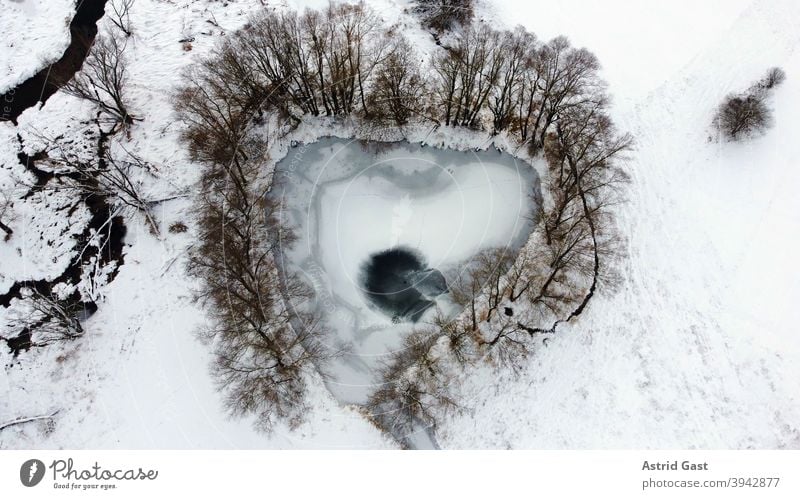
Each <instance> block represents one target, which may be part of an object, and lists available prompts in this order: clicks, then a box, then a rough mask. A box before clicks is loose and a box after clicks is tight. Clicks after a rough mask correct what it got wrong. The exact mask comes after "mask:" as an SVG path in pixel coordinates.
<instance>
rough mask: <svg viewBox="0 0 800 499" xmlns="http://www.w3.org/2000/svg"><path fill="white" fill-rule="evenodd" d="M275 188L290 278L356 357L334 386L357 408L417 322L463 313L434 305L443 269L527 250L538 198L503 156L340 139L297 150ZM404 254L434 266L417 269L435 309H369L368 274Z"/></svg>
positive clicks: (444, 303)
mask: <svg viewBox="0 0 800 499" xmlns="http://www.w3.org/2000/svg"><path fill="white" fill-rule="evenodd" d="M276 184H277V185H278V187H276V188H275V191H274V195H275V196H280V198H281V199H282V201H281V205H282V209H283V210H284V215H285V216H286V217H287V218H288V221H289V222H290V223H291V224H292V225H294V226H295V227H296V228H297V229H298V231H297V232H298V235H299V243H297V244H296V245H295V246H294V247H293V248H291V249H289V248H285V257H286V258H285V264H286V267H287V268H286V270H287V271H289V272H298V273H299V274H300V275H301V276H304V277H305V279H306V280H307V282H308V283H309V284H311V285H312V286H313V287H314V289H315V291H316V295H317V306H318V307H321V309H322V310H324V312H325V314H326V316H327V323H328V325H329V326H330V327H331V329H332V331H333V335H332V341H331V343H332V344H331V345H329V346H330V348H331V349H332V350H335V351H338V350H342V349H344V350H346V351H347V353H346V354H345V355H344V356H342V357H341V358H340V360H337V361H335V362H334V365H333V366H332V370H333V374H334V376H333V378H334V381H333V382H332V383H331V384H330V385H331V390H332V391H333V392H334V394H335V395H336V396H337V397H338V398H339V399H340V400H343V401H346V402H354V403H361V402H364V401H365V400H366V397H367V396H368V395H369V393H370V392H371V388H370V387H371V385H372V384H373V383H374V381H375V379H374V374H375V369H376V367H377V366H379V365H380V362H381V360H385V358H386V355H387V354H388V353H390V352H391V351H392V350H393V349H395V348H397V347H398V346H399V345H400V341H401V340H402V336H403V334H405V333H407V332H409V331H410V330H411V329H412V327H413V324H412V323H411V322H410V321H409V319H418V320H419V321H420V322H422V323H424V322H425V321H426V320H429V319H430V318H431V316H432V315H433V314H435V309H437V308H438V309H439V310H441V311H442V312H443V313H453V312H455V311H456V310H454V307H453V305H452V303H450V302H449V300H448V298H447V294H441V295H440V296H438V297H436V296H431V295H436V294H437V293H434V292H433V289H432V288H434V287H436V286H433V284H437V283H434V282H433V281H436V280H438V279H439V278H440V277H442V275H441V274H437V273H436V271H439V272H441V273H442V274H444V275H447V274H448V272H453V271H454V270H455V269H456V268H457V267H458V265H459V264H460V263H462V262H464V261H465V260H468V259H469V258H471V257H472V256H474V255H475V254H476V253H478V252H479V251H481V250H482V249H486V248H491V247H499V246H508V247H512V248H519V247H520V246H521V245H522V244H523V243H524V242H525V241H526V240H527V238H528V235H529V234H530V231H531V222H530V217H531V216H532V214H533V213H534V212H535V211H536V209H537V206H538V203H537V202H536V198H537V196H538V192H539V190H538V177H537V176H536V173H535V172H534V170H533V168H531V167H530V165H528V164H525V163H522V162H519V161H517V160H515V159H514V158H513V157H512V156H511V155H509V154H503V153H500V151H498V150H496V149H490V150H487V151H470V152H459V151H454V150H448V149H437V148H432V147H426V146H423V145H420V144H410V143H407V142H401V143H391V144H388V143H378V144H376V143H372V144H365V143H362V142H357V141H346V140H343V139H332V138H328V139H323V140H320V141H318V142H316V143H313V144H310V145H302V146H300V147H297V148H295V149H292V150H291V151H290V152H289V154H288V155H287V157H286V158H284V159H283V160H282V161H281V162H280V163H278V165H277V167H276ZM397 248H408V249H410V250H411V251H413V252H414V253H416V254H418V255H419V257H420V258H421V259H423V260H424V262H423V264H422V265H421V267H419V268H414V269H413V271H416V272H421V274H419V273H418V274H416V277H419V279H417V280H419V281H420V283H419V284H420V286H421V287H422V288H423V289H422V290H420V291H419V293H417V292H416V291H414V293H417V294H420V295H426V296H428V297H429V299H431V300H435V305H436V306H431V307H429V308H424V306H423V305H422V304H420V305H419V306H420V307H421V308H417V309H414V310H412V311H411V312H409V313H407V314H402V313H401V314H396V315H395V316H393V315H392V313H387V312H386V310H384V309H381V308H379V307H377V306H376V305H375V304H374V302H375V300H370V299H369V296H368V293H367V292H366V290H365V288H364V285H363V284H364V270H365V264H366V263H367V262H368V261H369V260H370V258H371V257H372V256H374V255H376V254H379V253H381V252H384V251H386V250H390V249H397ZM433 269H435V271H434V270H433ZM411 277H413V276H411ZM429 288H430V289H429ZM420 298H421V297H420ZM410 299H411V300H412V301H413V300H414V297H413V296H412V297H410ZM422 300H424V298H422Z"/></svg>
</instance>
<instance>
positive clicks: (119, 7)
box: [106, 0, 135, 37]
mask: <svg viewBox="0 0 800 499" xmlns="http://www.w3.org/2000/svg"><path fill="white" fill-rule="evenodd" d="M134 2H135V0H111V1H110V2H108V3H106V6H107V7H110V8H111V11H110V12H109V13H108V14H107V15H108V18H109V19H110V20H111V22H112V23H114V25H115V26H116V27H117V28H119V29H120V31H122V32H123V33H125V36H127V37H129V36H131V35H132V34H133V27H132V26H131V14H130V10H131V7H133V4H134Z"/></svg>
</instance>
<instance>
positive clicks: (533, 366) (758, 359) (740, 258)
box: [437, 0, 800, 449]
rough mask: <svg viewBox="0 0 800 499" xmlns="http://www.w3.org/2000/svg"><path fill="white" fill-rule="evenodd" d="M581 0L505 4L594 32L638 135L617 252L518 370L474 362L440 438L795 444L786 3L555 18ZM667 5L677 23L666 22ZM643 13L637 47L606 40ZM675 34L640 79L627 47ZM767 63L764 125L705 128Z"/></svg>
mask: <svg viewBox="0 0 800 499" xmlns="http://www.w3.org/2000/svg"><path fill="white" fill-rule="evenodd" d="M501 3H502V4H503V7H501V9H500V11H501V12H505V13H509V12H511V5H512V4H511V3H506V2H501ZM577 3H578V2H572V4H576V5H575V6H574V8H573V9H570V10H569V11H567V10H566V8H564V9H565V10H563V11H562V10H561V8H562V7H561V5H562V4H559V6H558V10H559V12H561V14H560V15H555V14H554V15H551V16H548V15H547V13H548V12H550V13H552V12H553V11H554V10H555V8H554V7H553V6H552V5H551V6H550V8H549V10H548V9H545V10H536V11H535V12H533V11H532V12H530V14H526V13H523V12H520V8H521V6H520V5H519V4H513V5H514V7H515V8H516V11H515V14H514V16H513V21H514V22H520V21H522V20H525V21H526V24H527V25H528V26H529V27H530V28H539V27H544V26H548V28H547V29H548V30H552V32H560V33H564V34H566V35H568V36H570V37H572V38H573V39H576V40H580V39H583V40H589V39H595V40H597V45H598V54H599V56H600V58H601V62H602V63H603V64H604V67H605V68H606V73H607V74H608V75H609V79H610V80H611V81H612V86H611V90H612V92H613V93H614V94H615V96H617V97H618V100H622V101H623V102H621V104H620V105H618V106H617V108H616V109H615V112H614V118H615V119H616V120H617V122H618V123H619V124H620V126H621V128H622V129H623V130H628V131H631V132H632V133H633V134H634V135H635V137H636V140H637V147H636V150H635V151H634V153H633V154H632V158H631V161H630V164H629V171H630V172H631V174H632V175H633V180H632V184H631V186H630V191H629V198H630V200H629V203H628V204H626V205H624V206H622V207H620V209H619V216H620V222H621V227H622V230H623V232H624V233H625V234H626V235H627V237H628V243H627V251H628V253H629V256H628V258H627V259H626V260H625V261H623V262H622V266H623V271H622V272H623V273H622V277H623V282H622V285H621V288H620V290H619V292H618V293H617V294H616V295H611V294H609V293H606V294H603V295H601V296H600V297H598V298H599V299H597V300H596V301H594V302H593V303H592V304H591V305H590V307H589V309H588V311H587V312H586V313H584V315H582V316H581V319H580V321H579V322H577V323H576V324H574V325H572V327H564V328H563V329H560V330H559V332H558V334H557V335H556V336H555V337H554V338H553V340H552V341H550V342H548V344H547V347H546V348H545V347H542V348H539V350H538V352H537V354H536V355H535V356H534V358H533V359H532V361H531V362H530V363H529V365H528V366H527V367H526V369H525V370H524V371H523V372H522V374H521V375H520V376H519V378H514V377H513V376H511V375H510V373H508V372H500V373H498V372H495V371H491V370H489V369H484V370H483V372H481V373H476V374H474V375H472V376H470V379H469V380H468V382H467V383H466V386H465V388H464V390H463V392H462V396H463V400H461V402H462V403H464V404H465V405H466V406H467V407H468V408H469V411H467V412H465V413H464V414H462V415H454V416H453V417H452V418H450V419H448V421H446V422H445V423H444V424H441V425H440V428H441V431H439V432H437V437H438V439H439V442H440V444H441V445H442V446H443V447H457V448H463V447H492V448H495V447H515V448H565V447H567V448H587V447H588V448H640V447H648V448H684V447H688V448H795V449H796V448H800V423H799V422H800V400H798V396H800V395H799V394H800V338H798V335H797V324H798V322H799V321H800V312H799V311H798V308H797V306H796V303H797V301H798V299H800V281H799V280H798V279H797V277H796V276H797V272H796V271H795V269H794V260H795V258H794V253H795V249H796V248H797V243H798V242H800V224H799V223H798V212H799V211H800V198H798V196H797V195H796V192H795V187H796V186H797V185H799V184H798V182H800V169H798V167H797V166H798V158H799V157H800V143H798V141H797V140H796V137H797V136H798V133H800V113H798V110H799V109H800V102H799V101H798V95H800V55H798V52H797V48H798V44H799V43H800V33H799V32H798V31H797V29H796V25H797V21H798V20H799V19H800V4H798V3H797V2H795V1H792V0H777V1H772V0H769V1H761V0H757V1H751V2H747V5H746V8H742V7H745V6H744V5H743V3H742V2H731V3H730V4H729V3H728V2H724V3H723V2H718V5H715V7H716V8H715V9H714V10H713V11H705V9H704V8H700V9H694V8H692V9H690V12H691V15H688V12H689V10H687V9H686V8H685V6H684V5H682V2H669V3H665V4H662V5H661V7H660V9H663V10H666V12H665V13H664V15H662V16H661V17H662V18H664V19H666V20H667V22H666V23H664V24H662V23H659V22H654V21H652V20H651V19H650V16H649V15H646V16H643V17H638V16H637V17H632V16H635V15H636V10H635V9H634V10H628V7H630V4H631V3H632V2H625V1H617V2H604V3H603V8H604V9H608V10H607V11H606V12H611V13H613V12H619V13H623V12H624V13H625V15H624V16H623V15H621V14H620V15H618V16H615V15H607V14H606V13H605V12H604V13H603V16H602V19H603V21H605V20H608V23H609V25H608V26H601V25H600V23H599V22H598V23H595V24H596V26H595V27H594V28H593V29H591V30H586V29H584V30H583V31H581V30H579V29H578V28H579V27H583V28H586V26H587V25H576V24H574V23H573V21H567V20H566V19H567V18H568V17H570V18H572V16H568V15H567V14H568V13H570V12H573V11H574V12H581V11H580V10H579V9H578V6H577ZM587 3H588V2H587ZM570 5H571V4H570ZM692 5H698V4H696V3H693V4H692ZM648 8H649V4H648ZM589 12H591V9H590V10H589ZM588 15H589V14H582V13H581V14H576V16H577V17H578V18H581V19H585V18H586V16H588ZM678 18H684V19H686V21H684V22H683V23H684V24H683V28H684V29H681V30H677V29H673V28H672V27H671V26H675V25H674V24H673V23H674V22H675V21H674V20H675V19H678ZM596 19H598V18H596ZM726 19H730V20H734V19H735V21H730V22H728V21H726V22H723V23H720V20H726ZM504 20H505V21H506V22H508V23H511V22H512V17H511V16H508V15H507V16H506V17H505V19H504ZM669 20H673V21H671V22H670V21H669ZM640 21H641V27H637V28H630V29H637V30H639V29H642V30H647V35H646V36H645V35H642V36H643V39H644V41H643V42H642V44H641V46H640V44H639V43H638V42H637V43H630V46H628V45H626V44H623V43H622V42H615V41H614V40H615V37H616V36H617V33H618V30H617V28H619V29H621V30H623V32H624V29H628V28H625V27H626V26H629V25H634V26H637V25H639V24H640ZM685 23H692V25H697V26H700V27H702V28H703V30H704V31H703V32H702V33H697V32H696V30H690V29H688V26H687V25H686V24H685ZM676 27H679V26H676ZM601 28H602V29H601ZM706 28H707V29H708V31H705V29H706ZM684 36H687V37H688V38H689V40H695V41H696V43H697V44H698V45H697V46H694V45H693V44H689V45H686V44H685V43H684V40H683V37H684ZM701 42H704V43H701ZM587 43H588V42H587ZM676 43H677V47H679V48H680V47H683V49H681V50H679V52H678V53H677V54H674V55H673V56H674V57H680V59H678V60H676V62H675V63H674V64H671V67H668V68H664V70H663V71H659V78H664V79H665V80H666V82H665V83H664V84H662V85H658V87H657V88H653V89H652V90H653V91H652V92H648V90H650V89H649V88H648V87H650V86H651V82H649V81H648V77H647V76H646V75H644V73H646V71H642V69H641V68H642V67H641V66H640V64H641V60H640V58H639V57H637V56H636V53H638V52H639V51H640V50H642V51H643V52H644V51H646V50H647V48H648V47H650V46H652V44H656V45H658V46H659V47H665V48H666V47H669V48H672V47H674V46H676ZM614 46H616V48H614ZM589 47H590V48H591V49H594V48H595V47H594V46H593V45H589ZM603 47H608V49H607V50H605V52H604V51H603ZM654 59H655V60H656V61H657V60H658V58H657V57H656V58H654ZM773 65H779V66H782V67H784V69H785V70H786V72H787V74H788V75H789V77H788V79H787V81H786V83H785V84H784V86H783V87H780V88H778V90H777V91H776V93H775V96H774V100H773V101H772V104H773V105H774V107H775V110H776V113H775V127H774V128H773V129H772V130H769V131H768V132H767V134H766V135H765V136H764V137H761V138H759V139H756V140H753V141H751V142H746V143H743V144H727V143H722V144H720V143H716V142H710V141H709V140H708V139H709V133H710V131H709V130H708V125H709V123H710V120H711V116H712V114H713V109H714V106H715V105H716V104H717V103H718V102H720V100H721V99H722V97H723V96H724V95H725V94H726V93H727V92H728V91H732V90H740V89H743V88H746V87H747V86H749V85H750V83H752V82H753V81H754V80H756V79H758V78H760V77H761V76H762V75H763V73H764V72H765V71H766V69H767V68H768V67H770V66H773ZM673 71H674V73H673ZM625 74H628V75H630V80H631V81H630V82H629V83H628V84H627V86H626V84H623V83H620V86H619V87H618V86H616V85H615V83H617V82H616V81H615V80H614V78H612V75H625ZM638 75H641V76H638ZM634 85H641V87H640V92H645V93H643V94H642V95H641V97H639V98H636V99H631V100H630V101H627V102H626V96H627V95H628V94H626V93H625V91H624V90H623V89H625V88H630V86H634ZM631 95H635V92H634V93H633V94H631ZM498 374H499V375H500V376H499V377H498Z"/></svg>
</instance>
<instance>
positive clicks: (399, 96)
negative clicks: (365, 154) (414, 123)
mask: <svg viewBox="0 0 800 499" xmlns="http://www.w3.org/2000/svg"><path fill="white" fill-rule="evenodd" d="M419 66H420V64H419V57H418V55H417V54H416V53H415V51H414V48H413V47H412V46H411V45H410V44H409V43H408V41H407V40H406V39H405V38H403V37H397V38H396V39H395V41H394V44H393V46H392V48H391V51H390V52H389V54H388V55H387V56H386V57H385V58H384V59H383V60H382V61H381V62H380V63H379V65H378V68H377V70H376V74H375V81H374V83H373V85H372V90H371V91H370V93H369V96H368V98H367V101H368V103H369V109H370V116H369V118H370V119H371V120H376V121H378V122H380V123H385V124H394V125H397V126H403V125H405V124H407V123H408V122H409V120H410V119H412V118H414V117H423V118H426V117H427V116H428V112H427V110H426V109H425V104H426V102H427V99H428V96H427V95H426V92H427V89H426V86H425V81H424V79H423V77H422V74H421V73H420V71H419Z"/></svg>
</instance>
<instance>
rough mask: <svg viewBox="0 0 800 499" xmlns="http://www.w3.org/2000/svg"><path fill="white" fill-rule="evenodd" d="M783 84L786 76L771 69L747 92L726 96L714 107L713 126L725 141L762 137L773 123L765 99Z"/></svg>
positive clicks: (776, 69) (779, 71)
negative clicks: (715, 109) (760, 135)
mask: <svg viewBox="0 0 800 499" xmlns="http://www.w3.org/2000/svg"><path fill="white" fill-rule="evenodd" d="M784 80H786V73H785V72H784V71H783V70H782V69H781V68H777V67H775V68H770V69H769V70H768V71H767V74H766V75H765V76H764V77H763V78H762V79H760V80H758V81H757V82H755V83H754V84H753V85H751V86H750V88H749V89H748V90H747V91H746V92H742V93H738V94H736V93H735V94H728V95H727V96H726V97H725V99H724V100H723V101H722V103H721V104H720V105H719V107H717V111H716V113H715V114H714V119H713V121H712V126H713V127H714V128H715V129H716V130H717V131H718V132H719V133H720V134H722V136H723V137H724V138H726V139H728V140H732V141H738V140H740V139H743V138H747V137H752V136H755V135H759V134H762V133H764V132H765V131H766V130H767V129H769V128H770V127H771V126H772V122H773V119H772V110H771V109H770V108H769V106H768V105H767V99H768V98H769V94H770V92H771V91H772V90H773V89H774V88H775V87H777V86H778V85H780V84H781V83H783V82H784Z"/></svg>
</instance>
